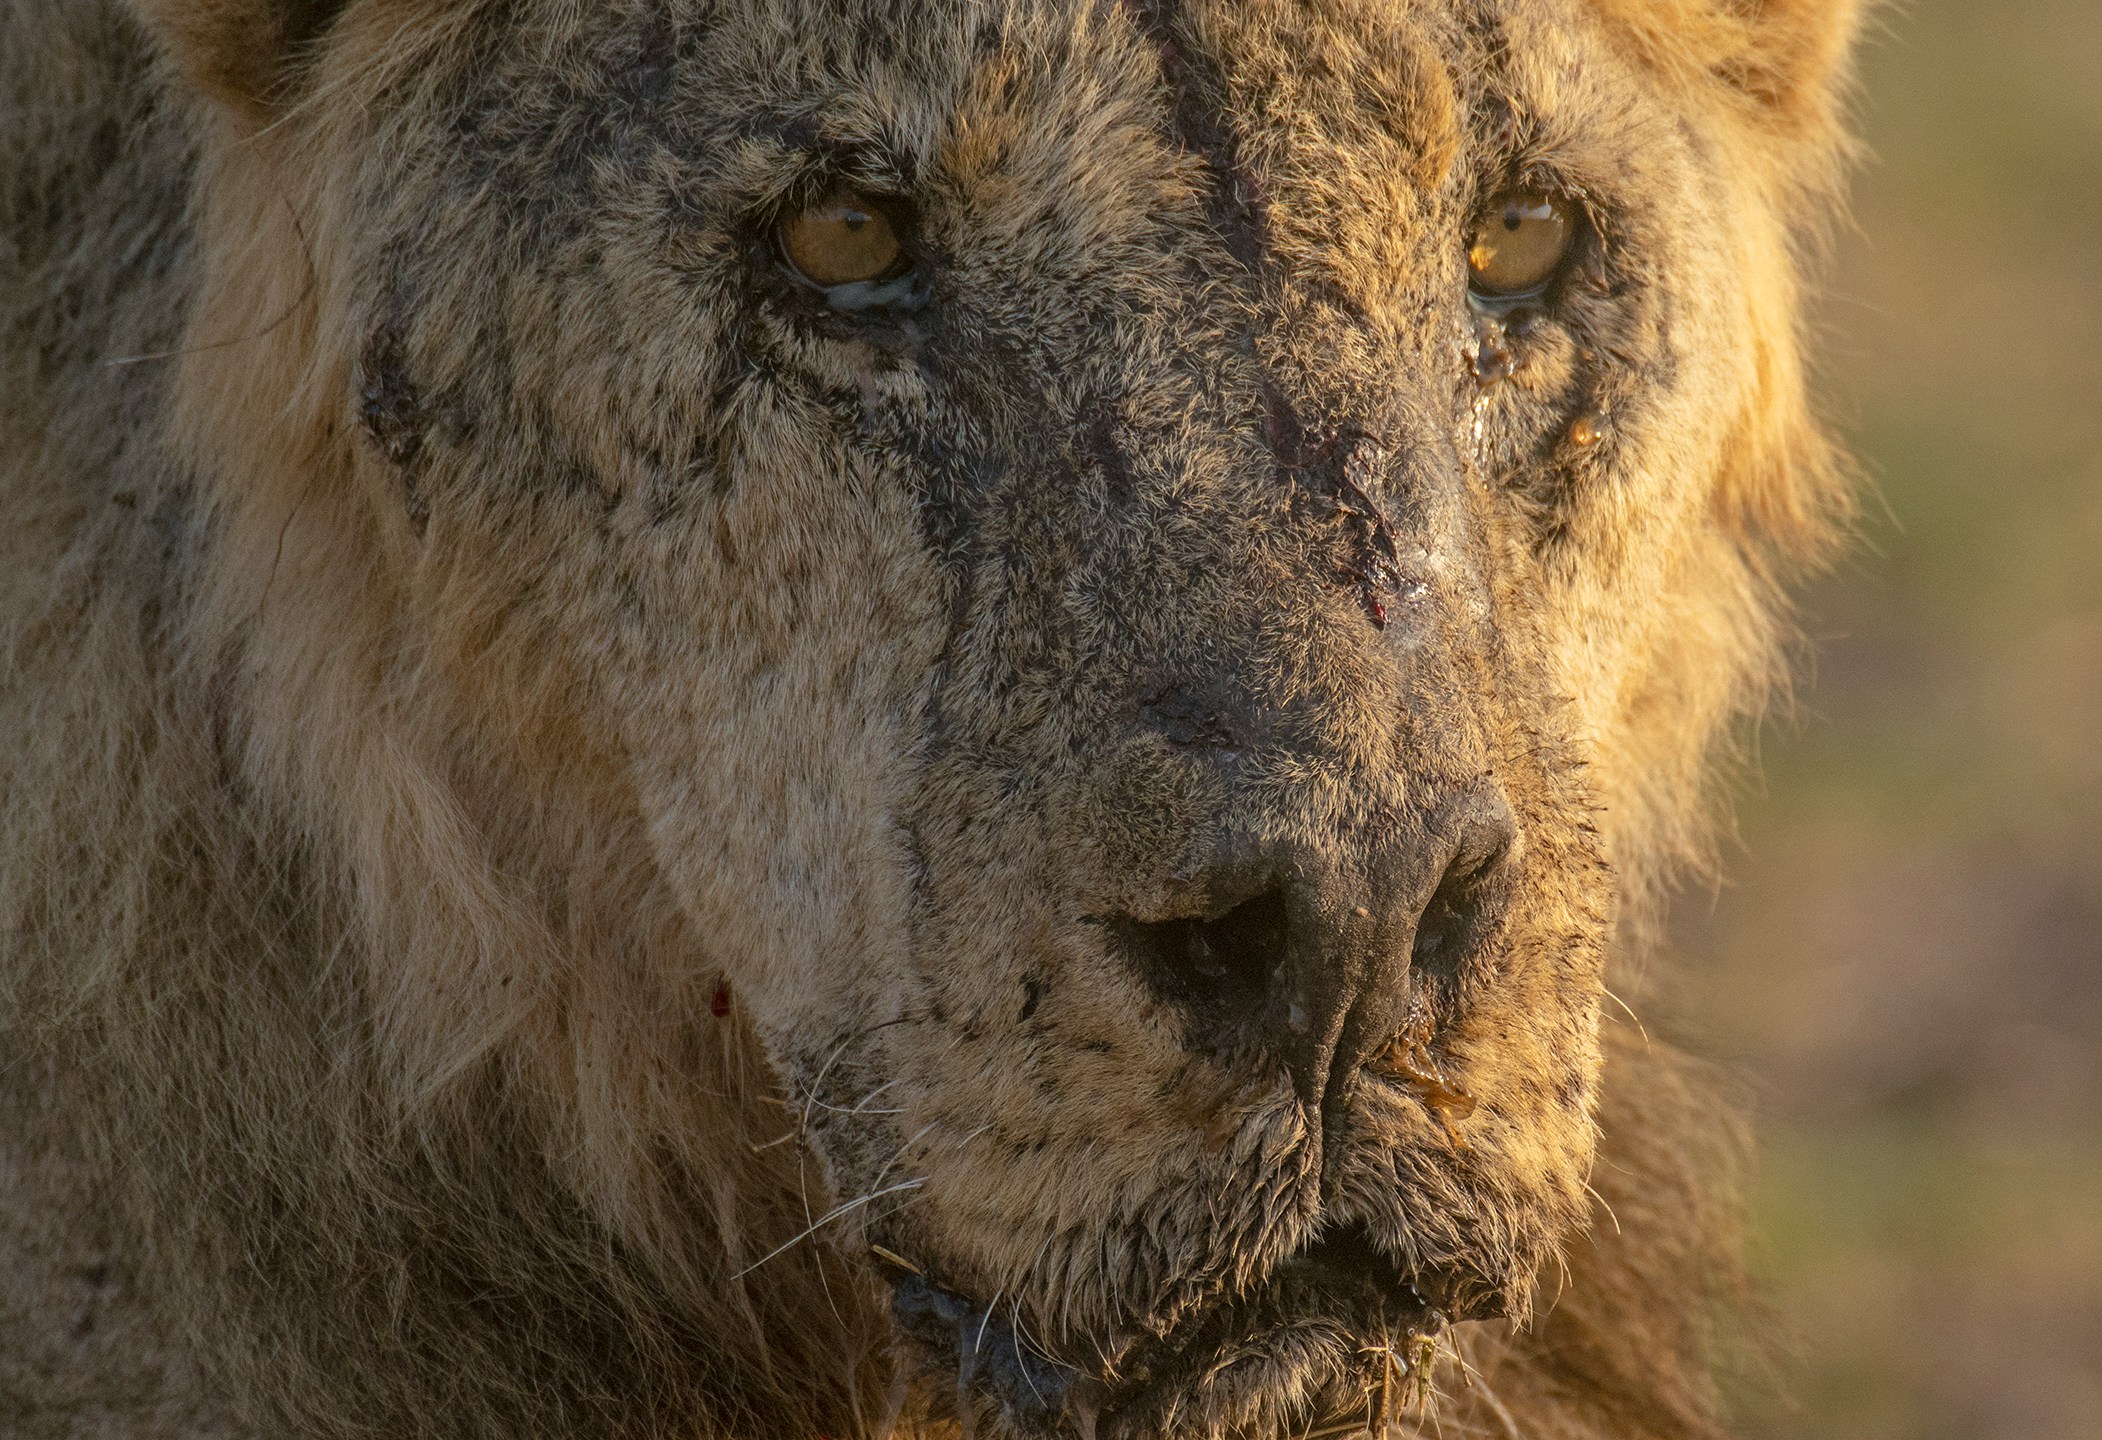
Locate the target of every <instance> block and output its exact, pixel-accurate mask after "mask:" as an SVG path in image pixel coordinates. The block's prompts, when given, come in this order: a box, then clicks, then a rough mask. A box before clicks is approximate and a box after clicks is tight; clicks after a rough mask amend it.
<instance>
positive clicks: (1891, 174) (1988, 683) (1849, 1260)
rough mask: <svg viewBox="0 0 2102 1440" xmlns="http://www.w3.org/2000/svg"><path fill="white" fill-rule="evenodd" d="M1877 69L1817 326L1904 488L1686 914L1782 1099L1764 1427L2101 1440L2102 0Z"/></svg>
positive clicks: (1987, 4) (1689, 1012) (1889, 47)
mask: <svg viewBox="0 0 2102 1440" xmlns="http://www.w3.org/2000/svg"><path fill="white" fill-rule="evenodd" d="M1862 81H1863V83H1862V93H1861V97H1860V104H1859V113H1860V118H1861V122H1862V131H1863V133H1864V135H1865V136H1866V138H1867V141H1868V145H1869V149H1870V152H1871V154H1870V158H1869V161H1868V164H1867V166H1866V167H1865V168H1864V169H1863V170H1862V171H1861V173H1860V174H1859V176H1858V179H1857V184H1856V186H1855V189H1854V197H1855V203H1854V212H1853V223H1852V225H1851V226H1850V227H1849V229H1848V230H1847V231H1846V232H1844V233H1843V234H1842V235H1841V237H1840V239H1839V242H1838V249H1837V263H1836V266H1835V268H1834V270H1833V272H1832V274H1831V277H1830V282H1829V284H1828V286H1827V289H1826V291H1825V297H1824V299H1823V300H1822V301H1821V303H1820V304H1819V306H1818V309H1817V320H1818V323H1819V328H1820V330H1821V332H1822V334H1821V341H1820V353H1821V354H1822V356H1823V364H1822V372H1823V373H1822V386H1823V389H1824V392H1825V394H1826V396H1827V398H1828V401H1829V408H1830V410H1831V413H1832V414H1833V417H1834V418H1835V420H1836V421H1837V422H1838V423H1839V425H1840V426H1841V428H1842V429H1843V430H1844V431H1845V432H1846V433H1847V435H1848V436H1849V438H1850V440H1851V441H1852V443H1853V446H1854V448H1855V450H1856V452H1857V453H1858V454H1859V455H1860V456H1861V458H1862V460H1863V462H1864V464H1865V466H1866V468H1867V470H1868V472H1869V473H1870V475H1871V476H1872V477H1873V479H1874V483H1875V494H1874V495H1873V496H1872V497H1871V498H1870V501H1869V504H1868V508H1867V511H1866V514H1865V516H1864V522H1863V526H1862V532H1863V533H1862V541H1861V544H1860V545H1859V546H1857V548H1856V551H1855V552H1854V554H1853V555H1852V556H1851V557H1850V559H1849V560H1848V561H1847V562H1845V563H1844V564H1843V565H1842V566H1841V567H1840V569H1839V570H1838V572H1837V573H1835V574H1834V575H1833V576H1832V577H1831V579H1829V580H1828V581H1826V582H1825V583H1823V584H1822V585H1820V586H1818V587H1816V588H1815V589H1813V590H1812V591H1811V593H1810V594H1809V595H1808V597H1807V602H1806V604H1805V607H1804V611H1803V619H1804V625H1805V629H1806V631H1807V632H1808V634H1809V635H1810V637H1811V638H1812V639H1813V640H1814V641H1815V643H1816V650H1815V659H1814V661H1813V662H1812V664H1811V665H1810V666H1809V667H1807V668H1808V673H1807V674H1806V675H1805V677H1804V681H1803V684H1802V686H1801V688H1800V691H1799V695H1798V699H1797V703H1796V705H1795V707H1794V713H1793V714H1792V715H1789V716H1781V717H1777V718H1776V720H1775V721H1774V722H1771V723H1769V724H1768V725H1767V726H1766V727H1765V728H1764V729H1763V731H1762V732H1761V736H1760V744H1759V749H1760V752H1761V761H1762V764H1761V774H1762V777H1763V778H1762V779H1761V780H1760V782H1759V783H1758V788H1757V790H1756V791H1755V792H1754V793H1752V794H1749V795H1747V796H1746V797H1745V798H1744V801H1743V804H1742V805H1741V807H1740V810H1739V813H1740V816H1741V819H1742V825H1741V837H1740V839H1739V841H1738V842H1737V843H1735V844H1733V845H1732V846H1731V849H1730V853H1729V855H1728V858H1727V875H1728V878H1727V880H1726V882H1725V884H1724V886H1723V888H1722V889H1721V890H1720V892H1719V893H1716V894H1712V895H1711V894H1708V893H1705V892H1694V893H1690V894H1688V895H1685V896H1683V897H1682V898H1681V901H1680V904H1679V907H1678V910H1677V912H1676V920H1675V931H1674V944H1675V946H1676V948H1677V950H1678V951H1679V952H1680V954H1681V956H1682V957H1683V958H1684V960H1685V961H1686V963H1687V973H1688V976H1689V984H1690V986H1691V990H1690V993H1689V994H1687V995H1685V996H1683V997H1681V1001H1680V1008H1681V1009H1682V1011H1683V1013H1684V1017H1685V1019H1686V1020H1687V1021H1688V1022H1689V1023H1690V1025H1691V1027H1692V1028H1693V1029H1694V1031H1695V1032H1696V1034H1697V1035H1699V1037H1700V1038H1701V1040H1702V1042H1703V1044H1704V1046H1705V1048H1707V1049H1709V1050H1710V1051H1711V1052H1714V1053H1718V1054H1720V1055H1723V1056H1726V1057H1729V1058H1730V1059H1732V1060H1733V1061H1735V1062H1736V1063H1738V1064H1739V1065H1740V1066H1741V1067H1742V1068H1743V1069H1744V1070H1746V1071H1747V1072H1748V1073H1749V1074H1750V1075H1751V1076H1752V1078H1753V1080H1754V1082H1755V1083H1756V1085H1757V1086H1758V1088H1759V1091H1760V1092H1761V1094H1762V1097H1763V1103H1762V1109H1761V1140H1762V1144H1763V1156H1762V1161H1761V1170H1762V1177H1761V1180H1760V1182H1759V1185H1758V1188H1757V1192H1756V1200H1755V1206H1754V1217H1753V1218H1754V1225H1755V1233H1756V1245H1755V1254H1756V1262H1757V1268H1758V1272H1759V1275H1760V1279H1761V1281H1762V1282H1763V1284H1764V1286H1765V1288H1766V1292H1767V1298H1768V1301H1769V1303H1770V1304H1771V1306H1772V1307H1773V1309H1774V1310H1775V1311H1776V1312H1777V1314H1778V1315H1779V1316H1780V1317H1781V1320H1782V1322H1783V1324H1784V1325H1785V1326H1786V1327H1787V1330H1788V1332H1789V1338H1788V1341H1787V1345H1786V1348H1785V1350H1784V1352H1783V1354H1782V1355H1781V1357H1780V1360H1779V1374H1780V1379H1781V1380H1782V1382H1783V1384H1782V1386H1781V1387H1775V1386H1771V1385H1765V1384H1759V1383H1750V1382H1748V1383H1747V1385H1746V1387H1745V1390H1746V1394H1745V1398H1744V1409H1745V1411H1746V1413H1747V1415H1748V1417H1749V1424H1748V1425H1747V1431H1748V1434H1749V1435H1751V1436H1752V1437H1755V1440H1784V1437H1786V1440H1809V1437H1819V1440H1839V1437H1846V1440H1882V1437H1899V1436H1904V1437H1935V1440H1940V1437H1948V1440H1959V1437H1960V1440H1997V1437H2006V1440H2075V1437H2079V1440H2097V1437H2102V0H1921V3H1916V4H1913V5H1910V6H1905V7H1902V8H1896V9H1891V10H1887V11H1885V12H1884V13H1883V15H1882V18H1881V23H1880V26H1879V27H1878V31H1877V33H1875V34H1873V35H1872V36H1871V37H1870V41H1869V45H1868V48H1867V50H1866V52H1865V53H1864V56H1863V64H1862ZM1784 1388H1785V1389H1786V1390H1787V1391H1789V1392H1792V1398H1789V1399H1783V1398H1781V1397H1780V1395H1779V1394H1778V1393H1777V1391H1778V1390H1779V1389H1784Z"/></svg>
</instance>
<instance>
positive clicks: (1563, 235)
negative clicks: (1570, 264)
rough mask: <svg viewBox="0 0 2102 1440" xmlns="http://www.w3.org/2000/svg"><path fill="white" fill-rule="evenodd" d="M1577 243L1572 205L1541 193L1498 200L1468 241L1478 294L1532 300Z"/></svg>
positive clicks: (1470, 275)
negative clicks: (1575, 240)
mask: <svg viewBox="0 0 2102 1440" xmlns="http://www.w3.org/2000/svg"><path fill="white" fill-rule="evenodd" d="M1575 238H1576V218H1575V216H1574V215H1573V214H1572V212H1571V209H1570V207H1569V205H1568V204H1567V202H1565V201H1563V200H1560V199H1558V198H1557V197H1555V196H1553V195H1549V194H1547V193H1545V192H1544V191H1540V190H1507V191H1505V192H1504V193H1503V194H1501V195H1499V196H1497V197H1496V199H1495V201H1494V202H1493V203H1492V204H1491V205H1490V206H1489V211H1488V213H1487V214H1486V215H1484V216H1483V217H1482V220H1481V223H1480V224H1478V225H1476V226H1475V230H1474V234H1473V235H1472V236H1470V237H1469V239H1468V241H1467V274H1468V279H1469V283H1470V284H1471V285H1472V287H1473V289H1474V292H1475V293H1476V294H1478V295H1485V296H1489V297H1491V298H1495V299H1508V298H1511V297H1513V296H1518V295H1530V294H1532V293H1533V292H1534V291H1536V290H1539V289H1540V288H1541V287H1543V286H1544V285H1546V284H1547V282H1548V281H1550V280H1552V279H1554V277H1555V272H1556V271H1557V270H1559V269H1561V268H1562V262H1563V261H1564V260H1566V259H1567V258H1568V256H1569V247H1570V244H1571V242H1572V241H1573V240H1574V239H1575Z"/></svg>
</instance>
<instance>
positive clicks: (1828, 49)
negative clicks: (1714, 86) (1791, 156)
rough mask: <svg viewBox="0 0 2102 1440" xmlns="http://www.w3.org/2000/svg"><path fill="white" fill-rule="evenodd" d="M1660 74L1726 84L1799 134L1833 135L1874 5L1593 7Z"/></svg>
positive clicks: (1813, 1) (1638, 0)
mask: <svg viewBox="0 0 2102 1440" xmlns="http://www.w3.org/2000/svg"><path fill="white" fill-rule="evenodd" d="M1594 3H1595V4H1596V5H1597V8H1598V10H1599V11H1600V13H1601V14H1603V15H1604V16H1605V17H1606V18H1607V19H1608V20H1611V21H1613V22H1614V23H1616V24H1617V25H1618V26H1619V27H1620V28H1621V29H1622V30H1623V31H1624V32H1626V33H1627V34H1628V35H1629V36H1631V38H1632V39H1633V40H1634V41H1635V45H1636V48H1637V50H1638V51H1640V52H1641V53H1642V54H1643V55H1644V56H1645V58H1647V59H1648V60H1649V61H1650V62H1651V63H1652V64H1654V65H1657V66H1659V67H1660V68H1663V69H1666V70H1671V71H1676V72H1682V73H1683V72H1688V71H1699V72H1704V73H1706V74H1707V75H1710V76H1713V77H1715V78H1717V79H1720V80H1722V81H1724V82H1726V83H1727V85H1728V86H1729V88H1730V89H1731V91H1732V92H1734V93H1736V94H1739V95H1742V96H1745V97H1748V98H1749V99H1751V100H1752V101H1753V102H1755V103H1756V104H1757V105H1758V107H1759V109H1760V111H1761V113H1763V114H1765V115H1766V116H1767V117H1768V119H1769V120H1770V121H1772V122H1774V123H1777V124H1779V125H1780V126H1781V127H1782V128H1783V129H1784V130H1787V131H1790V132H1793V133H1797V134H1810V135H1819V134H1826V133H1830V132H1831V131H1832V130H1833V128H1834V126H1835V110H1834V107H1835V104H1836V102H1837V100H1838V98H1839V96H1840V94H1841V93H1842V92H1843V90H1844V81H1845V79H1846V75H1847V69H1848V61H1849V57H1850V55H1851V53H1852V50H1853V44H1854V39H1855V37H1856V35H1857V34H1859V32H1860V29H1861V24H1862V19H1863V17H1864V15H1865V13H1866V12H1867V10H1868V9H1869V7H1870V5H1871V4H1872V3H1873V0H1594Z"/></svg>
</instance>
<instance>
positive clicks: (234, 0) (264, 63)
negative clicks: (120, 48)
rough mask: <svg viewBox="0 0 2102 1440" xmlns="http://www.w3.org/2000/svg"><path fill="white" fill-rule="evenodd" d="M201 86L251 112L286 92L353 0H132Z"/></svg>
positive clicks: (187, 76)
mask: <svg viewBox="0 0 2102 1440" xmlns="http://www.w3.org/2000/svg"><path fill="white" fill-rule="evenodd" d="M133 3H134V4H135V5H136V6H137V8H138V10H139V13H140V14H141V16H142V17H143V18H144V19H145V21H146V25H147V27H148V28H149V29H150V30H152V32H153V33H154V34H155V35H157V36H159V37H160V41H161V44H162V45H163V46H164V47H165V48H166V49H167V51H168V55H169V58H170V59H171V60H173V62H174V64H175V69H176V71H177V73H178V74H180V75H181V76H182V78H183V79H184V80H185V81H187V82H188V83H189V84H190V85H191V86H192V87H194V88H195V89H196V90H197V91H198V92H199V93H201V94H204V95H206V96H208V97H210V98H211V99H213V100H216V101H219V102H220V103H222V104H225V105H228V106H231V107H232V108H234V109H235V110H237V111H240V112H242V113H244V114H247V115H249V116H251V117H262V116H267V115H268V114H269V113H270V112H271V111H272V110H274V109H275V108H276V107H277V106H278V105H279V104H280V103H281V102H282V101H283V99H284V97H285V95H286V93H287V91H288V89H289V88H290V81H291V79H292V77H293V75H294V74H295V73H296V71H297V68H298V65H299V61H300V58H301V56H302V54H303V52H304V51H305V50H306V49H307V48H308V47H310V46H311V45H313V44H314V42H316V41H318V40H320V39H321V38H322V37H323V36H324V35H326V34H327V33H328V30H329V27H330V26H331V25H333V24H334V23H335V21H336V17H337V15H338V14H339V13H341V11H342V10H343V8H344V6H345V5H346V4H347V3H348V0H133Z"/></svg>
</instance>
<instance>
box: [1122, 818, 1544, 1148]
mask: <svg viewBox="0 0 2102 1440" xmlns="http://www.w3.org/2000/svg"><path fill="white" fill-rule="evenodd" d="M1516 834H1517V829H1516V825H1515V822H1514V821H1513V819H1512V816H1511V807H1510V805H1509V803H1508V802H1507V801H1506V800H1505V799H1504V798H1503V795H1502V794H1501V792H1500V791H1497V790H1494V789H1490V788H1484V789H1481V790H1477V791H1474V792H1472V793H1470V794H1467V795H1465V796H1464V797H1460V798H1458V799H1456V800H1454V801H1453V802H1451V803H1448V804H1446V805H1444V806H1441V807H1439V808H1438V809H1436V810H1435V811H1433V812H1431V813H1430V814H1428V815H1426V816H1422V817H1419V818H1418V819H1417V821H1416V822H1415V823H1413V824H1411V825H1408V826H1406V827H1405V833H1403V834H1400V835H1397V836H1395V837H1392V842H1391V843H1388V844H1383V845H1379V846H1377V847H1375V848H1374V853H1373V854H1372V855H1371V856H1370V858H1369V860H1367V859H1362V858H1361V859H1360V861H1359V863H1357V864H1352V863H1350V862H1349V861H1348V859H1341V858H1337V857H1332V856H1329V855H1325V854H1323V853H1321V852H1319V851H1315V850H1310V849H1306V848H1301V847H1287V846H1272V847H1266V848H1263V849H1260V850H1257V851H1255V852H1254V853H1253V854H1250V853H1249V851H1248V850H1247V849H1245V848H1244V849H1242V850H1240V851H1239V852H1238V853H1237V852H1236V851H1235V850H1234V847H1231V846H1224V847H1221V854H1222V859H1221V861H1220V863H1219V865H1218V866H1217V867H1216V868H1215V870H1214V872H1213V873H1211V874H1208V875H1206V876H1204V877H1202V882H1203V883H1202V885H1201V892H1202V893H1203V894H1204V895H1205V896H1207V897H1209V899H1208V900H1207V902H1204V903H1203V906H1202V909H1201V910H1200V912H1199V913H1196V914H1193V915H1191V916H1189V917H1187V918H1181V919H1171V920H1159V921H1152V922H1138V921H1131V922H1126V923H1125V924H1123V925H1121V926H1120V927H1119V930H1120V932H1121V934H1122V937H1123V939H1124V941H1125V943H1126V945H1127V946H1128V948H1129V951H1130V953H1131V956H1132V959H1133V961H1134V963H1135V964H1136V965H1137V967H1138V969H1139V972H1140V974H1141V975H1142V976H1143V977H1144V978H1145V980H1146V983H1147V984H1148V985H1149V986H1151V987H1152V988H1153V989H1154V991H1155V992H1156V993H1158V994H1159V995H1161V996H1162V997H1163V998H1164V999H1166V1000H1168V1001H1169V1002H1170V1003H1172V1004H1174V1005H1175V1006H1176V1007H1177V1008H1178V1009H1180V1010H1181V1011H1182V1012H1183V1014H1184V1015H1185V1017H1186V1020H1187V1034H1188V1037H1189V1041H1190V1043H1191V1045H1193V1046H1194V1047H1196V1048H1198V1049H1200V1050H1202V1051H1204V1052H1206V1053H1208V1054H1211V1055H1213V1056H1215V1057H1217V1058H1219V1059H1221V1060H1222V1061H1225V1062H1226V1063H1228V1064H1229V1065H1233V1066H1236V1067H1245V1066H1246V1065H1249V1064H1253V1063H1258V1062H1259V1061H1260V1060H1262V1059H1263V1058H1265V1057H1268V1058H1270V1059H1272V1060H1275V1061H1281V1062H1282V1063H1283V1064H1284V1066H1285V1068H1286V1069H1287V1070H1288V1071H1289V1072H1290V1074H1291V1076H1292V1080H1293V1084H1294V1086H1295V1087H1296V1088H1297V1090H1298V1092H1299V1095H1300V1098H1301V1100H1302V1101H1304V1102H1305V1103H1306V1104H1307V1105H1308V1106H1309V1107H1310V1108H1312V1109H1319V1108H1322V1107H1323V1106H1324V1104H1325V1103H1326V1102H1327V1101H1329V1100H1332V1099H1336V1098H1339V1097H1340V1095H1341V1093H1342V1091H1343V1090H1345V1089H1347V1085H1346V1084H1343V1083H1339V1082H1346V1081H1347V1080H1348V1078H1349V1077H1350V1076H1352V1075H1354V1074H1355V1073H1356V1071H1357V1069H1358V1067H1359V1066H1360V1065H1362V1064H1363V1063H1364V1062H1365V1061H1366V1059H1368V1058H1369V1057H1370V1056H1371V1055H1372V1054H1373V1053H1374V1052H1375V1051H1377V1050H1378V1049H1380V1048H1381V1047H1382V1046H1384V1045H1385V1044H1386V1043H1387V1042H1388V1041H1389V1040H1390V1039H1391V1038H1392V1037H1393V1035H1394V1033H1395V1032H1396V1030H1397V1029H1399V1027H1400V1025H1401V1023H1402V1020H1403V1017H1404V1016H1405V1015H1406V1012H1407V1008H1408V999H1409V994H1410V991H1411V987H1412V981H1413V985H1414V986H1416V987H1429V988H1432V989H1435V990H1437V991H1439V992H1441V995H1440V998H1441V1002H1442V1004H1441V1008H1442V1009H1444V1010H1445V1011H1446V1012H1447V1013H1449V1008H1450V1005H1451V1004H1452V1003H1454V1002H1455V1000H1456V999H1457V996H1458V994H1459V992H1460V991H1461V989H1462V988H1463V986H1464V984H1465V981H1466V977H1467V974H1468V971H1469V967H1470V966H1471V965H1473V964H1475V963H1477V962H1478V961H1479V958H1480V956H1481V954H1482V952H1483V949H1484V942H1485V940H1486V939H1487V938H1488V936H1489V933H1490V932H1491V931H1492V930H1493V928H1494V924H1495V921H1496V919H1497V917H1498V915H1499V914H1500V913H1501V911H1502V908H1503V907H1502V898H1503V891H1504V888H1505V887H1504V885H1503V883H1502V882H1503V880H1504V878H1505V877H1504V873H1503V872H1504V870H1505V868H1506V866H1505V861H1506V859H1507V857H1508V856H1509V855H1510V854H1511V852H1512V848H1513V844H1514V841H1515V839H1516Z"/></svg>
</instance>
